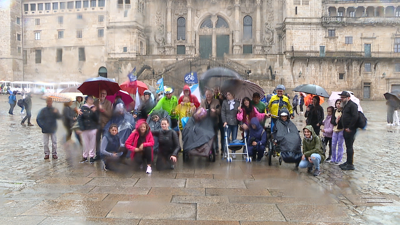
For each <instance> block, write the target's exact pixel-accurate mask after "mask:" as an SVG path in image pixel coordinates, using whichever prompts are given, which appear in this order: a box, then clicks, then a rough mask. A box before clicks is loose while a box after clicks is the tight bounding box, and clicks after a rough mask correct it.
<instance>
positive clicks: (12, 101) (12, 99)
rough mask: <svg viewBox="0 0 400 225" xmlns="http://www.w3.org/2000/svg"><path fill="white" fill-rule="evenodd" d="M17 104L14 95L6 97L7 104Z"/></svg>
mask: <svg viewBox="0 0 400 225" xmlns="http://www.w3.org/2000/svg"><path fill="white" fill-rule="evenodd" d="M16 102H17V97H15V95H10V96H8V103H10V104H15V103H16Z"/></svg>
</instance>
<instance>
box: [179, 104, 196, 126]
mask: <svg viewBox="0 0 400 225" xmlns="http://www.w3.org/2000/svg"><path fill="white" fill-rule="evenodd" d="M195 110H196V106H194V104H192V103H190V102H188V103H184V104H179V105H178V106H177V107H176V108H175V112H176V115H177V116H179V129H181V130H182V123H181V119H182V118H183V117H191V116H192V115H193V113H194V111H195Z"/></svg>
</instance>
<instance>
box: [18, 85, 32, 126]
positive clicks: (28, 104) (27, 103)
mask: <svg viewBox="0 0 400 225" xmlns="http://www.w3.org/2000/svg"><path fill="white" fill-rule="evenodd" d="M24 102H25V111H26V115H25V117H24V118H23V119H22V121H21V125H25V121H26V120H28V126H33V124H32V123H31V116H32V95H31V93H28V94H27V95H26V98H25V100H24Z"/></svg>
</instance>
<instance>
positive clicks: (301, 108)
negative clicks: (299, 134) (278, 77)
mask: <svg viewBox="0 0 400 225" xmlns="http://www.w3.org/2000/svg"><path fill="white" fill-rule="evenodd" d="M299 106H300V114H303V106H304V95H302V94H300V101H299Z"/></svg>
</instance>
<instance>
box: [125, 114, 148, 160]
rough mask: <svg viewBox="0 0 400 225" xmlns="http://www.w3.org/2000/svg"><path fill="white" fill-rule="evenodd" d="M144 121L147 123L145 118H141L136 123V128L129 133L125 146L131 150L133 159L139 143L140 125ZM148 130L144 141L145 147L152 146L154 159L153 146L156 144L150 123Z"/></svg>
mask: <svg viewBox="0 0 400 225" xmlns="http://www.w3.org/2000/svg"><path fill="white" fill-rule="evenodd" d="M143 123H146V122H145V120H139V121H138V122H137V123H136V129H135V130H134V131H133V132H132V133H131V135H129V137H128V139H127V140H126V142H125V147H126V148H127V149H128V150H129V151H131V159H132V160H133V157H134V156H135V148H137V143H138V139H139V127H140V125H142V124H143ZM147 128H148V131H147V135H146V140H145V141H144V142H143V147H144V148H145V147H151V160H153V146H154V138H153V134H152V133H151V131H150V127H149V125H147Z"/></svg>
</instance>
